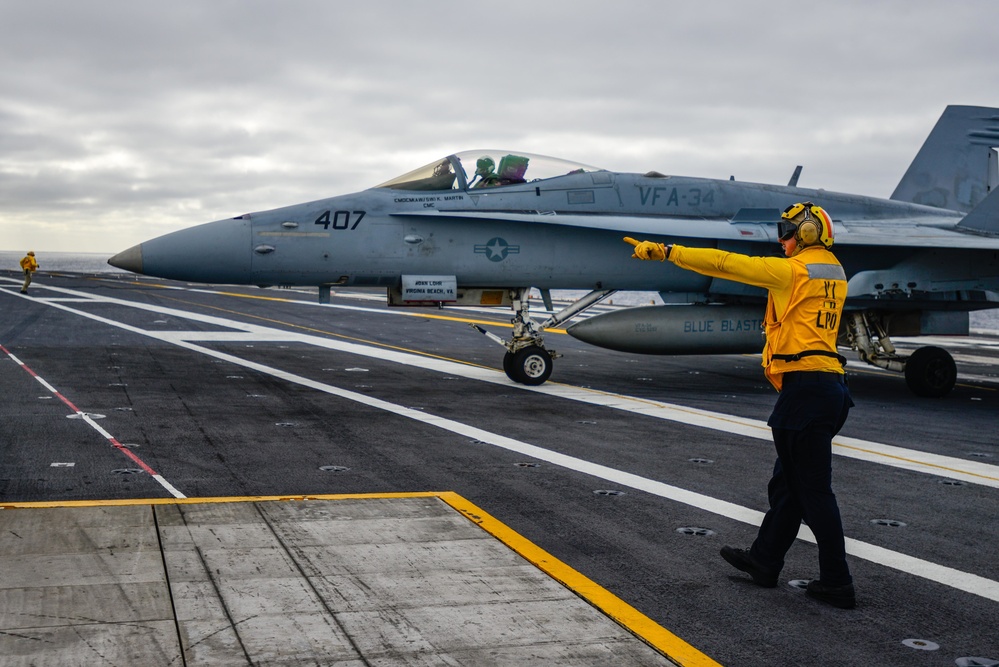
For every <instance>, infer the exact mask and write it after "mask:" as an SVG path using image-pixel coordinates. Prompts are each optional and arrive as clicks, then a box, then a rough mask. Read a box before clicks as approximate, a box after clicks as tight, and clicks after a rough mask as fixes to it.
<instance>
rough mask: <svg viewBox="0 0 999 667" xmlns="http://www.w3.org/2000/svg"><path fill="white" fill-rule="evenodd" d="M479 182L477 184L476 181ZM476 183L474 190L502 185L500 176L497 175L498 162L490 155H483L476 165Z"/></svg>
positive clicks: (473, 179)
mask: <svg viewBox="0 0 999 667" xmlns="http://www.w3.org/2000/svg"><path fill="white" fill-rule="evenodd" d="M476 178H478V179H479V181H478V182H476V181H475V179H476ZM472 182H473V183H475V184H474V185H473V186H472V187H473V188H491V187H493V186H496V185H499V184H500V179H499V176H497V175H496V162H494V161H493V159H492V158H491V157H489V156H488V155H483V156H482V157H480V158H479V160H478V162H476V163H475V176H474V177H473V178H472Z"/></svg>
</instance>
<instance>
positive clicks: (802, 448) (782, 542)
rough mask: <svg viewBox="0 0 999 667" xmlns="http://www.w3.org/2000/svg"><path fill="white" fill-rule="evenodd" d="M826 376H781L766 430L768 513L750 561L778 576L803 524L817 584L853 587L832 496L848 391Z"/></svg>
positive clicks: (849, 402) (835, 377)
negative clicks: (814, 552) (814, 550)
mask: <svg viewBox="0 0 999 667" xmlns="http://www.w3.org/2000/svg"><path fill="white" fill-rule="evenodd" d="M840 378H842V376H839V375H834V374H831V373H816V372H804V373H786V374H785V379H784V386H783V388H782V390H781V393H780V396H779V397H778V399H777V403H776V405H774V410H773V414H771V415H770V419H769V421H768V422H767V424H768V425H769V426H770V428H771V430H772V432H773V438H774V445H775V446H776V448H777V462H776V463H775V464H774V472H773V477H771V479H770V483H769V485H768V486H767V491H768V495H769V498H770V510H769V511H768V512H767V514H766V516H765V517H764V518H763V524H762V525H761V526H760V531H759V533H758V534H757V536H756V541H755V542H753V546H752V549H751V554H752V557H753V558H754V559H755V560H756V561H757V562H758V563H759V564H760V565H763V566H764V567H766V568H768V569H771V570H773V571H774V572H780V570H781V569H782V568H783V567H784V555H785V554H786V553H787V551H788V549H790V548H791V545H792V544H794V540H795V538H796V537H797V535H798V529H799V528H800V527H801V522H802V521H804V522H805V523H806V524H807V525H808V527H809V528H811V529H812V532H813V533H814V534H815V539H816V541H817V543H818V547H819V580H820V581H821V582H822V583H824V584H829V585H832V586H839V585H844V584H849V583H852V581H853V579H852V577H851V576H850V568H849V566H847V564H846V547H845V545H844V540H843V522H842V520H841V519H840V514H839V505H838V504H837V503H836V495H835V494H834V493H833V490H832V439H833V436H835V435H836V434H837V433H838V432H839V430H840V429H841V428H842V427H843V424H844V423H845V422H846V418H847V414H848V413H849V411H850V408H851V407H852V406H853V400H852V399H851V397H850V390H849V389H848V388H847V386H846V384H844V383H843V382H841V381H840Z"/></svg>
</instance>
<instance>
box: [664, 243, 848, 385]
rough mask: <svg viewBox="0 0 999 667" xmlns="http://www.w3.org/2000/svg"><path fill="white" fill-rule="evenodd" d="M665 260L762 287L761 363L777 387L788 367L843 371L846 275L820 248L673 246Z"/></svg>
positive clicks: (797, 369)
mask: <svg viewBox="0 0 999 667" xmlns="http://www.w3.org/2000/svg"><path fill="white" fill-rule="evenodd" d="M669 260H670V261H671V262H673V263H674V264H676V265H677V266H679V267H681V268H684V269H689V270H691V271H695V272H697V273H700V274H703V275H706V276H711V277H714V278H723V279H725V280H733V281H736V282H740V283H745V284H748V285H754V286H756V287H761V288H763V289H765V290H767V293H768V297H767V309H766V314H765V316H764V320H763V328H764V333H765V335H766V343H765V344H764V348H763V367H764V374H765V375H766V377H767V379H768V380H769V381H770V384H772V385H773V386H774V388H776V389H777V391H780V389H781V386H782V379H781V378H782V376H783V374H784V373H787V372H790V371H821V372H828V373H840V374H842V373H843V372H844V371H843V365H842V362H841V361H840V359H841V358H840V357H839V356H838V353H837V351H836V338H837V336H838V334H839V325H840V322H841V320H842V318H843V305H844V303H845V302H846V274H845V272H844V271H843V267H842V266H841V265H840V263H839V261H838V260H837V259H836V256H835V255H833V254H832V253H831V252H829V251H828V250H827V249H825V248H824V247H822V246H809V247H807V248H804V249H802V250H801V251H800V252H798V253H796V254H795V255H794V256H793V257H790V258H783V257H750V256H748V255H740V254H737V253H731V252H725V251H723V250H715V249H713V248H686V247H684V246H678V245H674V246H673V249H672V250H671V251H670V255H669ZM798 355H800V356H798Z"/></svg>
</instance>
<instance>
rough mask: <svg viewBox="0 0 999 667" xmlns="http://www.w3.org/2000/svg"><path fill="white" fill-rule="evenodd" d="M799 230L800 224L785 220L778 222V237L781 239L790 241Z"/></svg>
mask: <svg viewBox="0 0 999 667" xmlns="http://www.w3.org/2000/svg"><path fill="white" fill-rule="evenodd" d="M797 231H798V225H796V224H794V223H793V222H787V221H785V220H781V221H780V222H778V223H777V237H778V238H779V239H780V240H781V241H790V240H791V239H792V238H794V234H795V232H797Z"/></svg>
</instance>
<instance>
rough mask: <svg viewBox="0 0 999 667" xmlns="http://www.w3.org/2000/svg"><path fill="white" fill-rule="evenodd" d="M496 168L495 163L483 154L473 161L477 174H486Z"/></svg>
mask: <svg viewBox="0 0 999 667" xmlns="http://www.w3.org/2000/svg"><path fill="white" fill-rule="evenodd" d="M495 169H496V163H495V162H493V159H492V158H491V157H489V156H488V155H483V156H482V157H480V158H479V161H478V162H476V163H475V174H476V175H477V176H488V175H489V174H491V173H493V171H494V170H495Z"/></svg>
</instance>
